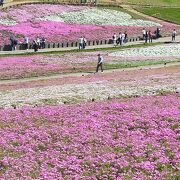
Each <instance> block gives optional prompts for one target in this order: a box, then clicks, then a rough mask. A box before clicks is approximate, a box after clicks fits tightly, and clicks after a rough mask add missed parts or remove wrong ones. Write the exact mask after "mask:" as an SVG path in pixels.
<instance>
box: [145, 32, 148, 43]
mask: <svg viewBox="0 0 180 180" xmlns="http://www.w3.org/2000/svg"><path fill="white" fill-rule="evenodd" d="M147 41H148V31H146V34H145V43H147Z"/></svg>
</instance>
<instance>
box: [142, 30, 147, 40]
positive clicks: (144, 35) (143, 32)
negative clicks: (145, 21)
mask: <svg viewBox="0 0 180 180" xmlns="http://www.w3.org/2000/svg"><path fill="white" fill-rule="evenodd" d="M142 34H143V40H145V37H146V30H145V29H143V30H142Z"/></svg>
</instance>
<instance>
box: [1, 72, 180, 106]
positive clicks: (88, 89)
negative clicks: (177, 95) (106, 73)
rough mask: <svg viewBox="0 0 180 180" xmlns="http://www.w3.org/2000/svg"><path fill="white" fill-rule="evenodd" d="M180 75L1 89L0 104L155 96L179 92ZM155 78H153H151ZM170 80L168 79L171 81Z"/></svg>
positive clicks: (19, 104)
mask: <svg viewBox="0 0 180 180" xmlns="http://www.w3.org/2000/svg"><path fill="white" fill-rule="evenodd" d="M179 75H180V74H174V75H173V74H170V75H166V76H163V79H162V78H161V77H160V78H159V77H158V78H156V76H155V77H153V76H152V77H149V78H148V79H144V77H142V78H140V79H139V80H136V81H134V80H132V81H124V82H122V81H120V82H115V83H113V82H108V81H99V82H90V83H85V84H65V85H54V86H49V87H40V88H27V89H19V90H12V91H5V92H0V107H3V108H4V107H11V106H12V105H17V106H23V105H35V104H38V105H43V104H44V100H48V99H50V100H51V99H52V100H54V101H55V102H56V103H57V104H62V103H63V102H64V101H66V102H68V101H72V100H77V101H91V99H92V98H95V99H96V100H97V99H100V100H103V99H107V98H108V97H119V96H132V95H146V94H148V95H152V94H156V92H158V91H159V90H161V91H172V92H174V91H180V84H178V81H179V79H177V77H179ZM152 79H154V80H152ZM168 80H169V81H168Z"/></svg>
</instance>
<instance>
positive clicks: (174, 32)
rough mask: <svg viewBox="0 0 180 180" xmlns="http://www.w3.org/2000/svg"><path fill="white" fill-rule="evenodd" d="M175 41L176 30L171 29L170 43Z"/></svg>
mask: <svg viewBox="0 0 180 180" xmlns="http://www.w3.org/2000/svg"><path fill="white" fill-rule="evenodd" d="M175 40H176V29H173V31H172V41H175Z"/></svg>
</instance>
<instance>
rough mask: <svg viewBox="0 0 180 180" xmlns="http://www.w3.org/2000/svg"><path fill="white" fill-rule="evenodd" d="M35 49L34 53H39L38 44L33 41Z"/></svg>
mask: <svg viewBox="0 0 180 180" xmlns="http://www.w3.org/2000/svg"><path fill="white" fill-rule="evenodd" d="M33 49H34V52H37V51H38V43H37V42H36V40H34V41H33Z"/></svg>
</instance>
